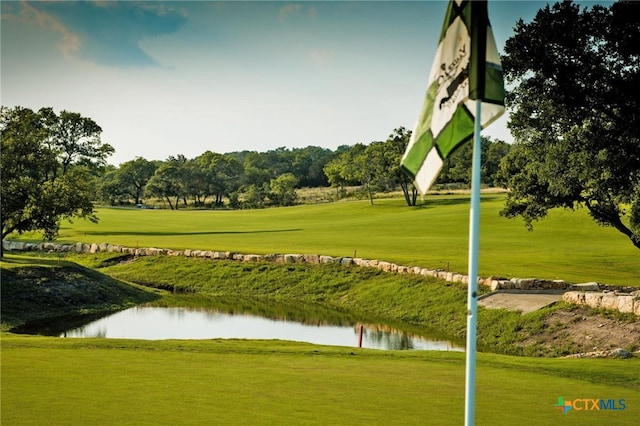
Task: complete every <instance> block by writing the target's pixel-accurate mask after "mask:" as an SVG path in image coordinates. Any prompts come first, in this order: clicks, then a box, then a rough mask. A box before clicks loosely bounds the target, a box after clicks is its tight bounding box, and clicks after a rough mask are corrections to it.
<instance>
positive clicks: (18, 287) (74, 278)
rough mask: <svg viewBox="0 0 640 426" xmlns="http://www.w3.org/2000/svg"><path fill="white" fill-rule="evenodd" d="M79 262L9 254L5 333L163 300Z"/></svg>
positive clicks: (1, 290) (3, 296)
mask: <svg viewBox="0 0 640 426" xmlns="http://www.w3.org/2000/svg"><path fill="white" fill-rule="evenodd" d="M159 298H160V296H158V295H157V294H154V293H152V292H150V291H148V290H144V289H141V288H137V287H134V286H132V285H128V284H125V283H123V282H121V281H118V280H116V279H114V278H111V277H109V276H107V275H104V274H101V273H99V272H96V271H94V270H92V269H89V268H85V267H82V266H80V265H78V264H76V263H71V262H66V261H65V262H60V260H59V259H57V258H41V257H26V256H12V255H7V256H5V258H4V259H3V261H2V287H0V302H1V304H2V330H4V331H8V330H11V329H14V328H16V327H19V326H21V325H23V324H25V323H27V322H31V321H37V320H48V319H49V318H54V317H62V316H65V317H68V316H78V315H90V314H99V313H102V312H109V311H115V310H119V309H123V308H126V307H130V306H135V305H138V304H140V303H144V302H149V301H152V300H155V299H159Z"/></svg>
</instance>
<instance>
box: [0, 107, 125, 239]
mask: <svg viewBox="0 0 640 426" xmlns="http://www.w3.org/2000/svg"><path fill="white" fill-rule="evenodd" d="M78 116H79V115H78ZM79 117H80V120H88V119H85V118H83V117H81V116H79ZM64 123H68V122H66V121H65V120H59V119H58V117H57V116H56V115H55V114H54V113H53V112H52V111H51V110H50V109H41V110H40V111H39V112H34V111H32V110H30V109H28V108H22V107H15V108H7V107H2V108H0V139H1V141H2V147H1V151H0V173H1V175H2V187H1V192H2V209H1V214H0V216H1V222H2V239H4V238H5V237H6V236H7V235H9V234H11V233H12V232H17V233H23V232H27V231H42V232H43V234H44V237H45V238H46V239H53V238H55V237H56V235H57V233H58V229H59V225H60V220H62V219H72V218H87V219H89V220H92V221H97V217H96V216H95V214H94V211H93V199H94V188H93V187H92V184H91V182H92V179H91V178H90V173H91V170H92V168H95V166H96V165H100V164H102V163H103V162H104V159H105V156H106V155H107V153H108V152H112V151H113V148H111V147H110V146H109V145H107V144H103V143H102V142H100V140H99V133H100V132H99V130H98V129H99V127H97V128H94V133H93V134H92V135H91V139H92V142H91V147H90V148H89V147H85V148H83V149H82V154H81V155H70V151H65V150H64V149H63V148H61V146H60V145H59V144H58V143H57V142H55V141H56V140H57V137H58V136H57V135H59V134H60V133H67V134H71V133H73V132H74V130H73V126H71V125H70V126H71V128H69V129H66V130H65V128H64V127H62V126H63V124H64ZM96 126H97V125H96ZM67 140H69V139H67Z"/></svg>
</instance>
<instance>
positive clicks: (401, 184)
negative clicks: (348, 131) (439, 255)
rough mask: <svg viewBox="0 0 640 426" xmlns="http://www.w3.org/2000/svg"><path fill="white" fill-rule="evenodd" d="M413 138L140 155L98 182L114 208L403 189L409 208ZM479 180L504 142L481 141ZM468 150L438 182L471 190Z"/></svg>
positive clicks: (280, 200) (265, 202)
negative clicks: (317, 190)
mask: <svg viewBox="0 0 640 426" xmlns="http://www.w3.org/2000/svg"><path fill="white" fill-rule="evenodd" d="M410 136H411V132H410V131H408V130H406V129H405V128H403V127H400V128H397V129H395V130H394V131H393V133H392V134H391V135H390V136H389V137H388V138H387V140H385V141H381V142H377V141H374V142H371V143H370V144H368V145H365V144H362V143H358V144H355V145H353V146H341V147H338V148H337V149H336V150H334V151H332V150H330V149H327V148H320V147H316V146H308V147H306V148H293V149H288V148H284V147H281V148H278V149H275V150H270V151H266V152H262V153H260V152H256V151H241V152H232V153H225V154H220V153H215V152H211V151H206V152H204V153H203V154H201V155H199V156H197V157H195V158H191V159H188V158H186V157H185V156H184V155H176V156H171V157H169V158H168V159H167V160H165V161H149V160H146V159H144V158H141V157H138V158H136V159H134V160H131V161H128V162H125V163H123V164H120V166H119V167H117V168H116V167H113V166H111V167H109V168H107V170H106V171H105V173H104V175H103V177H102V179H101V181H100V191H99V195H100V196H101V198H102V201H105V202H108V203H110V204H112V205H116V204H127V203H132V202H133V203H135V204H141V203H143V202H144V199H157V200H162V202H163V203H164V204H165V206H167V207H168V208H170V209H178V208H181V207H186V206H194V207H208V208H220V207H227V208H233V209H237V208H261V207H267V206H290V205H294V204H296V202H297V194H296V190H297V189H300V188H304V187H311V188H313V187H327V186H331V187H334V188H336V197H337V198H340V197H344V196H347V189H346V188H348V187H357V188H361V190H362V191H363V192H364V193H365V194H366V196H367V197H368V198H369V200H370V201H371V203H373V200H374V196H375V193H376V192H389V191H395V190H398V189H402V191H403V193H404V195H405V199H406V201H407V204H408V205H415V201H416V191H415V188H413V184H412V183H411V181H410V179H409V178H408V176H407V175H406V174H405V173H404V172H402V170H401V169H400V167H399V164H400V158H401V157H402V154H403V153H404V150H405V148H406V146H407V144H408V141H409V138H410ZM483 145H484V148H485V149H486V154H485V165H484V169H483V179H484V182H485V183H486V184H488V185H492V183H493V179H494V175H495V173H496V172H497V169H498V164H499V162H500V160H501V158H502V157H503V156H504V155H506V153H507V152H508V151H509V145H508V144H507V143H505V142H500V141H491V140H489V139H484V140H483ZM470 171H471V150H469V149H466V148H465V149H462V150H460V153H458V154H457V155H455V156H454V157H453V158H451V160H450V161H449V162H448V164H447V165H446V167H445V171H444V173H443V175H442V177H441V179H440V183H441V184H459V185H467V184H469V176H470Z"/></svg>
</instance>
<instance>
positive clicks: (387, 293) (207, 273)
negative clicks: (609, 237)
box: [67, 253, 584, 356]
mask: <svg viewBox="0 0 640 426" xmlns="http://www.w3.org/2000/svg"><path fill="white" fill-rule="evenodd" d="M67 259H69V260H74V261H76V262H78V263H81V264H83V265H84V266H85V267H87V268H91V269H95V270H96V271H98V272H99V273H101V274H104V275H108V276H111V277H114V278H117V279H120V280H123V281H127V282H131V283H136V284H139V285H141V286H146V287H149V288H156V289H162V290H168V291H170V292H177V293H187V294H198V295H200V296H203V297H209V298H210V297H213V298H216V299H218V300H226V301H228V300H257V301H263V302H265V303H266V304H270V305H282V306H287V305H288V306H298V305H301V306H306V307H307V308H308V307H310V306H311V307H313V306H317V307H319V308H320V307H322V308H324V309H326V308H329V309H333V310H336V311H338V312H344V313H349V314H350V315H352V316H355V317H357V318H358V321H359V322H368V321H369V322H371V323H387V324H389V325H392V326H395V327H397V328H401V329H404V330H406V331H410V332H413V333H416V334H428V335H431V336H432V337H437V338H442V339H444V340H451V341H453V342H454V343H456V344H459V345H464V340H465V335H466V303H467V302H466V298H467V289H466V287H465V286H464V285H462V284H457V283H446V282H442V281H439V280H436V279H433V278H430V277H422V276H414V275H398V274H391V273H385V272H382V271H379V270H377V269H373V268H360V267H355V266H354V267H345V266H340V265H305V264H286V265H284V264H275V263H266V262H265V263H242V262H235V261H224V260H223V261H211V260H205V259H197V258H183V257H172V256H160V257H140V258H134V257H132V256H129V255H122V254H116V253H98V254H93V255H75V256H71V255H70V256H68V257H67ZM484 291H486V289H484ZM205 303H211V302H207V301H205ZM563 308H564V309H571V308H568V307H565V306H564V305H563V304H560V305H557V306H554V307H550V308H546V309H543V310H540V311H537V312H534V313H530V314H527V315H521V314H520V313H519V312H511V311H505V310H486V309H484V308H482V307H481V308H480V309H479V315H478V348H479V350H481V351H487V352H494V353H502V354H511V355H528V356H562V355H567V354H571V353H576V352H580V351H581V349H584V348H579V347H576V346H575V344H574V342H571V341H564V340H563V341H558V342H555V343H554V344H551V345H549V344H548V342H546V341H532V340H529V341H528V343H527V344H526V345H525V344H523V342H524V341H525V340H526V339H528V338H530V337H531V335H533V334H536V333H539V332H540V331H541V330H542V329H543V328H544V327H545V319H546V318H547V316H548V315H550V314H551V313H552V312H553V311H554V310H557V309H563Z"/></svg>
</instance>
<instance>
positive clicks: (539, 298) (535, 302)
mask: <svg viewBox="0 0 640 426" xmlns="http://www.w3.org/2000/svg"><path fill="white" fill-rule="evenodd" d="M560 300H562V293H551V294H550V293H491V294H489V295H488V296H485V297H483V298H482V299H479V300H478V305H480V306H484V307H485V308H488V309H508V310H511V311H522V313H523V314H526V313H528V312H533V311H535V310H538V309H540V308H543V307H545V306H547V305H550V304H552V303H555V302H557V301H560Z"/></svg>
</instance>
